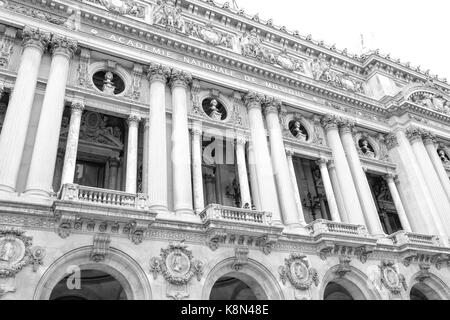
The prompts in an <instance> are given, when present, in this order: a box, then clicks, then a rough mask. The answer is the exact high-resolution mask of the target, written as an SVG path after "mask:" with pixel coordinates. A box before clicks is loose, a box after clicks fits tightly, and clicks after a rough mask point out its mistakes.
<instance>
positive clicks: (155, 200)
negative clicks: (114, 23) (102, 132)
mask: <svg viewBox="0 0 450 320" xmlns="http://www.w3.org/2000/svg"><path fill="white" fill-rule="evenodd" d="M169 75H170V69H169V68H168V67H166V66H162V65H158V64H151V65H150V67H149V69H148V79H149V81H150V109H149V115H148V117H149V120H148V123H146V127H147V128H148V133H147V141H148V143H146V144H145V145H144V154H146V155H147V157H146V158H147V163H146V164H145V166H143V167H145V168H146V172H147V177H146V182H147V185H146V186H145V188H144V190H146V192H148V196H149V203H150V207H151V208H152V209H153V210H163V211H164V210H167V206H168V202H167V149H166V83H167V78H168V77H169ZM143 171H144V168H143Z"/></svg>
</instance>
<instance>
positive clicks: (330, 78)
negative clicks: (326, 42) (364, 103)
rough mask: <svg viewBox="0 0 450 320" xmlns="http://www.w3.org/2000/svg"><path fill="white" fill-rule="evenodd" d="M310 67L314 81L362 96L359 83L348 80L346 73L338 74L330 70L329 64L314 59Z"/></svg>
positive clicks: (361, 88) (361, 85)
mask: <svg viewBox="0 0 450 320" xmlns="http://www.w3.org/2000/svg"><path fill="white" fill-rule="evenodd" d="M310 66H311V73H312V76H313V78H314V80H319V81H323V82H326V83H328V84H330V85H332V86H333V87H336V88H339V89H343V90H346V91H350V92H355V93H362V94H364V87H363V83H362V82H361V81H357V80H354V79H352V78H350V76H349V75H348V74H346V73H339V72H337V71H335V70H333V69H331V64H330V63H329V62H327V61H325V60H323V59H320V58H314V59H313V60H312V61H311V62H310Z"/></svg>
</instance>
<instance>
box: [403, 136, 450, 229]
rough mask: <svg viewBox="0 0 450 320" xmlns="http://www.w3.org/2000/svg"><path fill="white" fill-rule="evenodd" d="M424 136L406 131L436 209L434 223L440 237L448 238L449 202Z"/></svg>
mask: <svg viewBox="0 0 450 320" xmlns="http://www.w3.org/2000/svg"><path fill="white" fill-rule="evenodd" d="M424 134H425V131H422V130H420V129H418V128H414V127H411V128H408V130H407V135H408V138H409V140H410V142H411V147H412V149H413V152H414V154H415V156H416V159H417V162H418V164H419V168H420V170H421V171H422V175H423V177H424V179H425V182H426V185H427V186H428V190H429V191H430V194H431V197H432V198H431V200H432V201H433V202H434V205H435V206H436V209H437V210H436V211H435V215H434V219H435V223H436V224H437V226H438V230H440V232H443V233H442V234H440V235H446V236H447V238H448V236H450V215H449V213H450V202H449V201H448V198H447V195H446V193H445V191H444V189H443V188H442V184H441V181H440V180H439V178H438V176H437V173H436V171H435V170H434V167H433V164H432V163H431V160H430V158H429V156H428V152H427V151H426V149H425V145H424V144H423V140H422V137H423V136H424Z"/></svg>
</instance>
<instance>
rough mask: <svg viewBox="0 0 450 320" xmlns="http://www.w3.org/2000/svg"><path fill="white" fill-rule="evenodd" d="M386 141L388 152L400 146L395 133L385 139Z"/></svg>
mask: <svg viewBox="0 0 450 320" xmlns="http://www.w3.org/2000/svg"><path fill="white" fill-rule="evenodd" d="M384 141H385V142H386V148H387V149H388V150H391V149H393V148H395V147H398V145H399V144H398V140H397V136H396V135H395V133H394V132H391V133H389V134H388V135H386V137H385V138H384Z"/></svg>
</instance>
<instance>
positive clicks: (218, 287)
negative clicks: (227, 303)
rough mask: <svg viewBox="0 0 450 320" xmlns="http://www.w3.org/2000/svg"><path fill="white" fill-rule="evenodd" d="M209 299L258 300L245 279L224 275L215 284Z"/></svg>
mask: <svg viewBox="0 0 450 320" xmlns="http://www.w3.org/2000/svg"><path fill="white" fill-rule="evenodd" d="M209 300H258V298H257V296H256V294H255V293H254V292H253V290H252V289H251V288H250V287H249V286H248V285H247V284H246V283H245V282H244V281H242V280H240V279H237V278H234V277H226V276H224V277H221V278H219V279H218V280H217V281H216V283H215V284H214V286H213V288H212V290H211V294H210V295H209Z"/></svg>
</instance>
